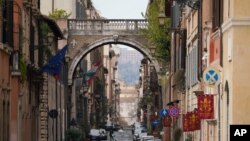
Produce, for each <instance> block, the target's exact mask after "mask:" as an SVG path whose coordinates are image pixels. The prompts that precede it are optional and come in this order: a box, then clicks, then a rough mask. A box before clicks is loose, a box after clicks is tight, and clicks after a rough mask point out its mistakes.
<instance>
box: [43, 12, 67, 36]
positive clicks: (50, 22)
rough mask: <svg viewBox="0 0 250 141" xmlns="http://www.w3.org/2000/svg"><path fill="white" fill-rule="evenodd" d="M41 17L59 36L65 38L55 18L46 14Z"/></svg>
mask: <svg viewBox="0 0 250 141" xmlns="http://www.w3.org/2000/svg"><path fill="white" fill-rule="evenodd" d="M41 18H42V20H43V21H44V22H46V23H47V24H48V26H49V27H50V28H51V30H52V32H53V33H54V35H55V36H56V37H58V38H59V39H65V37H64V35H63V33H62V31H61V29H60V28H59V26H58V25H57V23H56V21H55V20H53V19H51V18H49V17H48V16H45V15H41Z"/></svg>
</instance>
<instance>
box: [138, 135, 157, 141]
mask: <svg viewBox="0 0 250 141" xmlns="http://www.w3.org/2000/svg"><path fill="white" fill-rule="evenodd" d="M154 140H155V137H154V136H142V137H141V138H140V141H154Z"/></svg>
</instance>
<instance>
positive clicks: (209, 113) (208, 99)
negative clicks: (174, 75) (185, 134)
mask: <svg viewBox="0 0 250 141" xmlns="http://www.w3.org/2000/svg"><path fill="white" fill-rule="evenodd" d="M197 99H198V114H199V117H200V119H212V118H214V96H213V95H207V94H206V95H204V94H202V95H198V96H197Z"/></svg>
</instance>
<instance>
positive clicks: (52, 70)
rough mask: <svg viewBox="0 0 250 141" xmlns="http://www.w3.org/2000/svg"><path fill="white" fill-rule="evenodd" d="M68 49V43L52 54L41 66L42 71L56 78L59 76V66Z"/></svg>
mask: <svg viewBox="0 0 250 141" xmlns="http://www.w3.org/2000/svg"><path fill="white" fill-rule="evenodd" d="M67 50H68V45H66V46H64V47H63V48H62V49H61V50H60V51H58V52H57V53H56V54H55V55H54V56H52V57H51V58H50V59H49V61H48V62H47V64H46V65H44V66H43V67H42V69H41V70H42V72H47V73H49V74H51V75H54V76H55V78H56V79H58V78H59V76H60V72H61V66H62V63H63V60H64V56H65V54H66V52H67Z"/></svg>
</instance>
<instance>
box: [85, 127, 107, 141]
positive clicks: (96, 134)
mask: <svg viewBox="0 0 250 141" xmlns="http://www.w3.org/2000/svg"><path fill="white" fill-rule="evenodd" d="M89 139H90V140H91V141H100V140H107V132H106V130H105V129H91V130H90V133H89Z"/></svg>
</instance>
